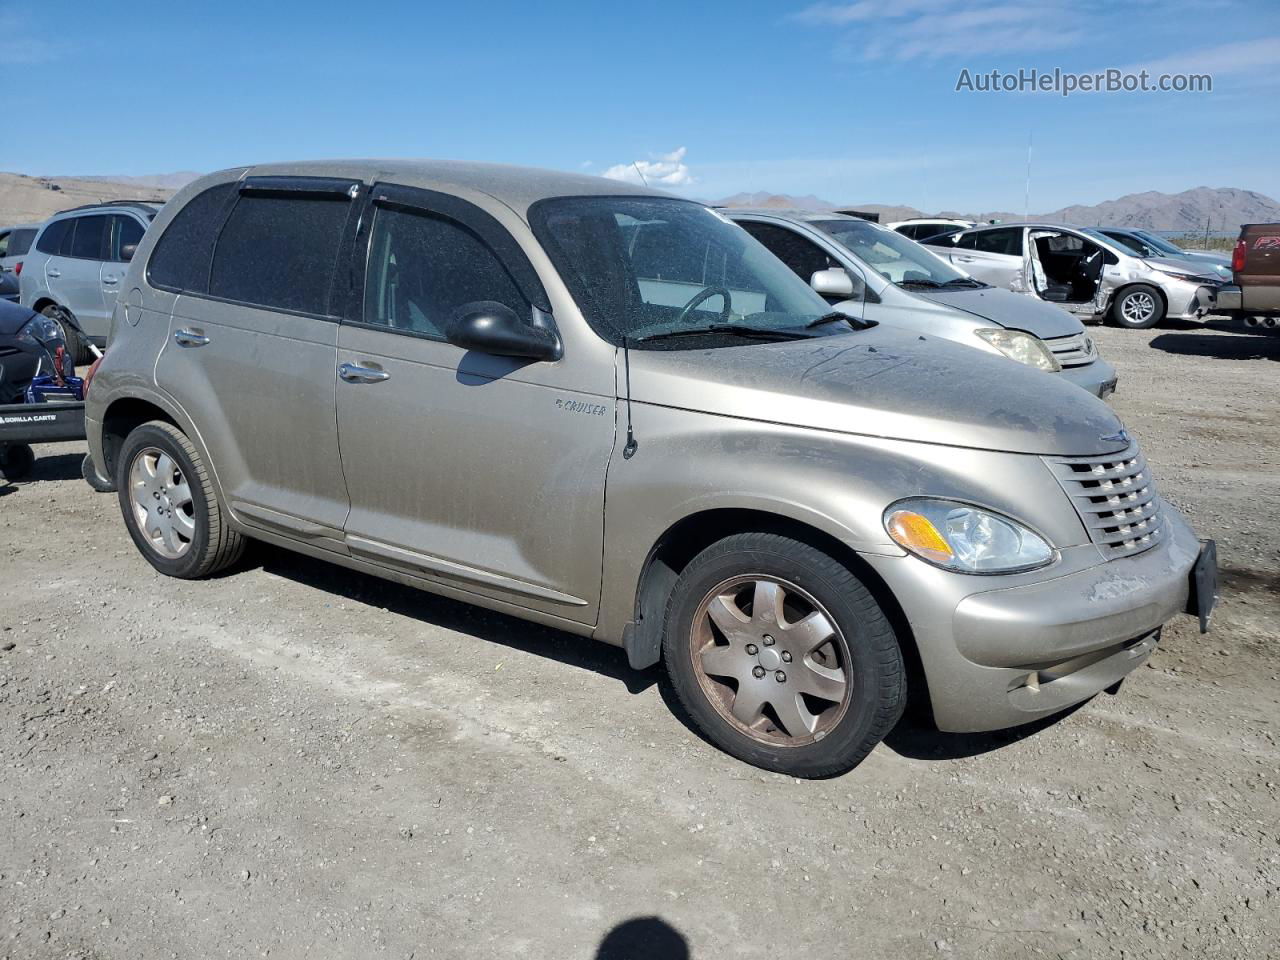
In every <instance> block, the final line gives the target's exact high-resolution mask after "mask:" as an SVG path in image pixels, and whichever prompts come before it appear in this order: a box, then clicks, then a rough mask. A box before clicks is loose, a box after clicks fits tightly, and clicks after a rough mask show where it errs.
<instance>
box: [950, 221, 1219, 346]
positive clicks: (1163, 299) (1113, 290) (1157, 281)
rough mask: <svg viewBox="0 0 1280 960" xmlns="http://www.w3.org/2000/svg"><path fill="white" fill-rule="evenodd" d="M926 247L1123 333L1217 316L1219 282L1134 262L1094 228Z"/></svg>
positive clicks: (1145, 260) (969, 237)
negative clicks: (1170, 319)
mask: <svg viewBox="0 0 1280 960" xmlns="http://www.w3.org/2000/svg"><path fill="white" fill-rule="evenodd" d="M926 244H927V245H928V246H930V247H932V248H934V249H936V250H939V251H945V256H947V258H948V259H949V260H950V261H951V262H952V263H953V264H955V265H956V266H958V267H960V268H961V269H962V270H965V271H966V272H968V273H970V274H972V275H973V276H975V277H977V278H978V279H979V280H985V281H986V282H988V283H991V284H995V285H996V286H1002V287H1006V288H1007V289H1009V290H1012V291H1014V292H1015V293H1022V294H1026V295H1028V296H1033V297H1039V298H1040V299H1042V300H1048V301H1050V302H1052V303H1057V304H1060V305H1061V306H1063V307H1064V308H1066V309H1067V310H1070V311H1071V312H1072V313H1075V314H1077V315H1079V316H1082V317H1091V318H1099V319H1101V318H1106V319H1108V320H1110V321H1111V322H1113V323H1115V324H1116V325H1118V326H1125V327H1132V328H1144V327H1153V326H1155V325H1156V324H1158V323H1160V321H1161V320H1163V319H1164V318H1165V317H1174V318H1178V319H1186V320H1195V319H1198V318H1200V317H1202V316H1204V315H1205V314H1206V313H1212V312H1214V310H1215V309H1216V306H1217V292H1218V289H1219V288H1220V287H1221V286H1222V278H1220V277H1219V276H1217V275H1216V274H1215V273H1214V272H1213V270H1212V268H1211V266H1210V265H1209V264H1207V263H1206V264H1205V266H1204V268H1203V269H1202V268H1200V267H1198V266H1195V265H1191V264H1188V263H1186V262H1185V261H1181V260H1171V259H1167V258H1158V257H1139V256H1135V255H1134V254H1133V253H1132V252H1131V251H1129V250H1128V249H1126V248H1124V247H1121V246H1120V245H1119V244H1117V243H1116V242H1115V241H1114V240H1112V239H1111V238H1109V237H1106V236H1104V235H1103V234H1101V233H1098V232H1096V231H1094V230H1091V229H1089V228H1083V227H1066V226H1062V225H1059V224H1052V223H1002V224H996V225H991V226H983V227H975V228H973V229H972V230H963V231H960V232H958V233H954V234H948V235H945V236H942V237H934V238H931V239H929V240H927V241H926Z"/></svg>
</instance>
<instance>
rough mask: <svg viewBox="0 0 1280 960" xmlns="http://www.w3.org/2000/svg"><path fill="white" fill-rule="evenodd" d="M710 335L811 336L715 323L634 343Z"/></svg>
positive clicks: (675, 331)
mask: <svg viewBox="0 0 1280 960" xmlns="http://www.w3.org/2000/svg"><path fill="white" fill-rule="evenodd" d="M709 333H729V334H733V335H734V336H738V337H745V338H747V339H751V340H807V339H808V338H809V337H810V336H811V335H810V334H807V333H801V332H800V331H799V330H777V329H771V328H769V327H743V326H739V325H738V324H736V323H713V324H710V325H708V326H705V327H690V328H688V329H685V330H664V331H662V332H661V333H650V334H647V335H646V336H643V337H636V338H635V339H634V340H633V341H631V342H632V343H653V342H654V341H656V340H676V339H679V338H681V337H699V336H706V335H707V334H709Z"/></svg>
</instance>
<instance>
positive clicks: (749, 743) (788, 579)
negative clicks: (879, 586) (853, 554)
mask: <svg viewBox="0 0 1280 960" xmlns="http://www.w3.org/2000/svg"><path fill="white" fill-rule="evenodd" d="M663 660H664V662H665V664H666V669H667V673H668V675H669V676H670V678H671V683H672V686H673V688H674V690H675V693H676V696H677V698H678V699H679V701H680V704H681V705H682V706H683V707H684V709H685V711H686V712H687V713H688V715H689V718H690V719H691V721H692V722H693V725H694V726H695V727H696V728H697V730H698V731H699V732H701V733H702V734H703V735H705V736H706V737H707V738H708V739H709V740H711V741H712V742H713V743H714V744H716V745H717V746H718V747H720V748H721V749H723V750H724V751H725V752H727V753H729V754H732V755H733V756H735V757H737V758H738V759H740V760H744V761H746V762H747V763H750V764H754V765H755V766H758V767H763V768H764V769H766V770H774V771H777V772H779V773H785V774H788V775H790V776H796V777H829V776H834V775H836V774H839V773H844V772H845V771H847V770H850V769H852V768H853V767H855V766H857V765H858V764H859V763H860V762H861V761H862V759H863V758H864V757H866V755H867V754H868V753H869V752H870V751H871V749H872V748H873V747H874V746H875V745H876V744H877V743H879V742H880V741H881V740H882V739H883V738H884V736H885V735H886V734H887V733H888V732H889V730H890V729H892V727H893V725H894V723H896V722H897V720H898V718H899V717H900V716H901V715H902V710H903V707H904V706H905V704H906V674H905V669H904V665H903V659H902V651H901V649H900V648H899V646H898V643H897V640H896V638H895V637H894V633H893V629H892V628H891V627H890V626H889V623H888V621H887V620H886V619H885V617H884V614H883V612H882V611H881V610H880V607H879V605H878V604H877V603H876V601H875V598H874V597H872V595H871V594H870V592H869V591H868V590H867V589H866V587H865V586H864V585H863V584H862V583H861V582H860V581H859V580H858V579H857V577H855V576H854V575H853V573H851V572H850V571H849V569H848V568H847V567H846V566H845V565H844V564H842V563H840V562H839V561H838V560H836V559H834V558H833V557H831V556H829V555H827V554H826V553H823V552H822V551H820V550H818V549H816V548H814V547H811V546H809V545H808V544H805V543H802V542H800V541H797V540H793V539H791V538H789V537H783V536H779V535H776V534H766V533H747V534H738V535H736V536H732V537H728V538H726V539H724V540H721V541H720V542H719V543H716V544H713V545H712V546H710V547H708V548H707V549H706V550H704V551H703V552H702V553H701V554H699V555H698V556H697V557H695V558H694V559H693V560H692V561H691V562H690V563H689V565H688V566H687V567H686V568H685V570H684V572H683V573H682V574H681V575H680V579H679V580H678V581H677V583H676V586H675V589H674V590H673V591H672V594H671V598H670V601H669V602H668V605H667V617H666V631H665V636H664V639H663Z"/></svg>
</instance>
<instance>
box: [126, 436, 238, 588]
mask: <svg viewBox="0 0 1280 960" xmlns="http://www.w3.org/2000/svg"><path fill="white" fill-rule="evenodd" d="M116 470H117V472H116V486H117V488H118V491H119V496H120V510H121V512H122V513H123V514H124V522H125V526H126V527H128V529H129V535H130V536H131V537H132V538H133V542H134V544H136V545H137V547H138V549H139V550H140V551H141V552H142V555H143V556H144V557H146V558H147V561H148V562H149V563H150V564H151V565H152V566H153V567H155V568H156V569H157V570H159V571H160V572H161V573H163V574H165V575H167V576H170V577H179V578H182V579H184V580H190V579H195V578H197V577H204V576H208V575H209V574H211V573H216V572H217V571H219V570H222V569H224V568H225V567H228V566H230V565H231V564H233V563H235V562H236V561H237V560H238V559H240V556H241V554H242V553H244V538H243V537H241V536H240V534H238V533H236V532H235V531H234V530H232V529H231V528H230V527H229V526H228V525H227V522H226V518H225V517H224V516H223V514H222V508H221V506H220V505H219V503H218V499H217V497H216V496H214V492H213V484H212V483H211V482H210V480H209V474H208V471H207V470H206V469H205V465H204V460H203V459H202V458H201V456H200V454H199V452H198V451H197V450H196V448H195V446H194V445H193V444H192V443H191V441H190V440H189V439H188V438H187V436H186V435H185V434H184V433H183V432H182V431H181V430H179V429H178V428H177V427H175V426H174V425H173V424H171V423H165V422H163V421H159V420H153V421H152V422H150V423H145V424H143V425H142V426H140V427H138V428H136V429H135V430H133V431H132V432H131V433H130V434H129V435H128V436H127V437H126V438H125V441H124V445H123V446H122V447H121V450H120V456H119V459H118V462H117V467H116Z"/></svg>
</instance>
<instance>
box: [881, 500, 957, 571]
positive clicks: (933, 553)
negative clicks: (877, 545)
mask: <svg viewBox="0 0 1280 960" xmlns="http://www.w3.org/2000/svg"><path fill="white" fill-rule="evenodd" d="M885 529H886V530H888V531H889V536H890V537H892V538H893V542H894V543H896V544H897V545H898V546H900V547H902V549H903V550H906V551H908V552H909V553H914V554H917V555H918V556H922V557H924V558H925V559H927V560H932V561H933V562H934V563H943V564H945V563H948V562H949V561H950V560H951V558H952V556H953V554H952V550H951V546H950V545H949V544H948V543H947V541H946V540H945V539H944V538H943V536H942V534H940V533H939V532H938V528H937V527H935V526H934V525H933V522H932V521H931V520H930V519H929V518H928V517H926V516H922V515H921V514H918V513H915V512H913V511H911V510H895V511H894V512H893V513H891V514H889V517H888V519H887V520H886V521H885Z"/></svg>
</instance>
